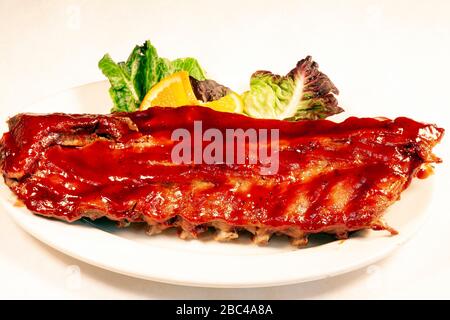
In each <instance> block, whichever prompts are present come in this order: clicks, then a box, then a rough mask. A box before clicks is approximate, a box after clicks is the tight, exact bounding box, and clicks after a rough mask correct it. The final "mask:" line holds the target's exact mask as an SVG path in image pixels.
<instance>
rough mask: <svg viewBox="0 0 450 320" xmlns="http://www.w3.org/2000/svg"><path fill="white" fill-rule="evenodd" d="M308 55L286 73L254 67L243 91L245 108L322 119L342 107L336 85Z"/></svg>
mask: <svg viewBox="0 0 450 320" xmlns="http://www.w3.org/2000/svg"><path fill="white" fill-rule="evenodd" d="M318 68H319V66H318V64H317V63H316V62H314V61H312V58H311V57H310V56H308V57H306V58H305V59H303V60H300V61H299V62H298V63H297V66H296V67H295V68H294V69H293V70H291V71H290V72H289V73H288V74H287V75H286V76H280V75H276V74H273V73H271V72H269V71H257V72H255V73H254V74H253V75H252V76H251V79H250V90H249V91H246V92H244V93H243V94H242V98H243V101H244V112H245V113H247V114H248V115H250V116H252V117H255V118H272V119H287V120H293V121H297V120H302V119H311V120H313V119H322V118H326V117H328V116H331V115H333V114H336V113H340V112H342V111H343V109H342V108H340V107H339V106H338V102H337V100H336V98H335V96H334V95H337V94H339V91H338V89H337V88H336V87H335V86H334V84H333V83H332V82H331V81H330V79H329V78H328V77H327V76H326V75H325V74H323V73H322V72H320V71H319V69H318Z"/></svg>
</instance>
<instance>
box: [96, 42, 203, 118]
mask: <svg viewBox="0 0 450 320" xmlns="http://www.w3.org/2000/svg"><path fill="white" fill-rule="evenodd" d="M98 66H99V68H100V69H101V70H102V72H103V74H104V75H105V76H106V77H107V78H108V79H109V82H110V84H111V88H110V89H109V94H110V95H111V98H112V100H113V103H114V107H113V108H112V112H117V111H125V112H132V111H136V110H137V109H138V108H139V105H140V103H141V101H142V99H143V98H144V96H145V95H146V94H147V92H148V91H149V90H150V89H151V88H152V87H153V86H154V85H155V84H157V83H158V82H159V81H161V80H162V79H163V78H165V77H167V76H169V75H171V74H173V73H175V72H178V71H182V70H184V71H187V72H188V73H189V75H190V76H191V77H193V78H195V79H197V80H205V79H206V76H205V72H204V70H203V69H202V68H201V67H200V64H199V63H198V61H197V60H196V59H194V58H179V59H175V60H173V61H170V60H169V59H166V58H161V57H159V56H158V53H157V51H156V49H155V47H154V46H152V44H151V43H150V41H146V42H145V43H144V44H143V45H142V46H136V47H135V48H134V49H133V51H132V52H131V54H130V56H129V57H128V59H127V61H126V62H119V63H116V62H114V61H113V60H112V59H111V57H110V56H109V54H106V55H105V56H104V57H103V58H102V59H101V60H100V61H99V63H98Z"/></svg>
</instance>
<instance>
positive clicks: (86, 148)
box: [0, 106, 444, 245]
mask: <svg viewBox="0 0 450 320" xmlns="http://www.w3.org/2000/svg"><path fill="white" fill-rule="evenodd" d="M194 121H201V122H202V123H201V124H202V129H203V132H205V131H206V130H207V129H211V128H216V129H218V130H219V131H220V132H222V133H223V134H224V135H225V134H226V129H237V128H241V129H243V130H247V129H255V130H259V129H268V130H272V129H274V130H279V139H278V140H277V142H278V144H279V151H278V152H277V157H278V167H277V169H278V170H277V171H276V172H273V173H274V174H262V171H261V169H262V167H264V164H262V163H260V162H257V163H251V161H250V160H249V157H247V158H246V161H247V162H246V163H244V164H233V163H215V164H205V163H200V164H179V163H174V161H172V158H171V152H172V151H173V147H174V146H175V145H176V143H178V142H177V141H173V140H172V139H171V137H172V133H173V132H174V130H176V129H179V128H184V129H186V130H187V132H189V133H191V134H192V136H193V135H194V133H193V128H194V124H193V123H194ZM8 123H9V132H7V133H5V134H4V135H3V138H2V140H1V144H0V159H1V160H0V162H1V170H2V173H3V176H4V178H5V181H6V183H7V184H8V186H9V187H10V188H11V190H12V191H13V192H14V193H15V194H16V195H17V197H18V198H19V199H20V200H21V201H22V202H23V203H24V204H25V205H26V206H27V208H28V209H30V210H31V211H33V212H34V213H37V214H40V215H44V216H48V217H55V218H58V219H63V220H66V221H69V222H70V221H75V220H78V219H80V218H82V217H88V218H91V219H97V218H100V217H104V216H106V217H107V218H109V219H112V220H116V221H119V222H121V224H122V225H126V224H127V223H129V222H146V223H147V224H148V225H149V233H150V234H155V233H159V232H162V231H163V230H165V229H167V228H171V227H176V228H178V229H179V234H180V237H181V238H192V237H194V238H195V237H197V236H198V235H199V234H201V233H203V232H205V231H206V230H207V229H208V228H210V227H213V228H216V229H218V230H219V231H218V233H217V235H216V239H217V240H221V241H226V240H231V239H235V238H237V237H238V231H239V230H242V229H245V230H248V231H249V232H251V233H252V234H253V235H254V240H255V242H256V243H259V244H264V243H267V242H268V241H269V239H270V237H271V236H272V235H273V234H285V235H288V236H289V237H291V239H292V242H293V243H294V244H295V245H304V244H306V243H307V236H308V235H309V234H312V233H319V232H327V233H332V234H335V235H336V236H337V237H338V238H345V237H347V235H348V232H350V231H355V230H360V229H367V228H372V229H374V230H380V229H381V230H388V231H391V232H392V233H395V231H394V230H393V229H392V228H390V227H388V226H387V225H386V224H384V223H383V222H382V221H381V220H380V219H381V216H382V214H383V212H384V211H385V209H386V208H387V207H388V206H389V205H391V204H392V203H393V202H395V201H396V200H398V199H399V197H400V193H401V192H402V191H403V190H404V189H405V188H406V187H407V186H408V185H409V183H410V181H411V179H412V178H413V177H415V176H423V173H424V172H426V171H427V170H429V168H430V165H431V164H432V163H435V162H440V159H439V158H437V157H436V156H434V155H433V153H432V148H433V147H434V146H435V145H436V144H437V143H438V142H439V141H440V139H441V138H442V135H443V132H444V130H443V129H440V128H438V127H436V126H435V125H430V124H422V123H419V122H416V121H414V120H411V119H408V118H397V119H395V120H389V119H372V118H354V117H352V118H348V119H347V120H345V121H344V122H342V123H335V122H332V121H328V120H315V121H301V122H288V121H278V120H261V119H253V118H249V117H246V116H242V115H237V114H231V113H219V112H216V111H213V110H210V109H208V108H204V107H196V106H186V107H181V108H158V107H155V108H151V109H149V110H146V111H141V112H134V113H116V114H111V115H68V114H48V115H34V114H18V115H16V116H15V117H13V118H11V119H10V120H9V122H8ZM269 142H270V140H269ZM208 143H209V142H205V141H200V142H199V141H198V140H195V139H194V144H193V146H192V153H194V152H195V150H196V149H195V147H199V144H200V147H201V148H204V147H205V146H206V145H208ZM236 143H238V144H239V143H241V144H242V143H244V144H245V146H246V148H250V146H249V143H248V141H247V140H245V141H240V142H236ZM272 143H273V141H272ZM258 144H259V145H258V147H261V144H263V142H261V141H258ZM227 147H229V146H227V145H225V146H224V152H226V150H227ZM237 147H239V146H237ZM246 150H247V151H249V150H250V149H246ZM236 156H237V155H236ZM233 159H234V158H233ZM420 173H422V174H420Z"/></svg>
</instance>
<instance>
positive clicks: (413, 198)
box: [0, 82, 433, 287]
mask: <svg viewBox="0 0 450 320" xmlns="http://www.w3.org/2000/svg"><path fill="white" fill-rule="evenodd" d="M107 92H108V84H107V83H106V82H97V83H92V84H88V85H85V86H82V87H78V88H74V89H71V90H69V91H66V92H62V93H60V94H57V95H55V96H53V97H51V98H48V99H45V100H44V101H41V102H39V103H37V104H35V105H33V106H32V107H30V108H27V109H26V110H24V111H27V112H38V113H46V112H57V111H58V112H74V113H106V112H107V111H108V110H109V107H110V105H111V102H110V100H109V97H108V93H107ZM16 112H17V111H11V113H12V114H14V113H16ZM2 131H6V127H5V126H3V127H2ZM432 185H433V183H432V179H427V180H424V181H414V182H413V183H412V185H411V186H410V188H409V189H408V190H406V191H405V192H404V194H403V195H402V201H400V202H397V203H396V204H394V205H393V206H392V207H391V208H390V209H389V210H388V212H387V214H386V219H387V221H388V222H389V224H390V225H391V226H393V227H395V228H396V229H398V230H399V231H400V234H399V235H397V236H389V235H388V234H387V232H374V231H363V232H359V233H357V234H355V235H354V236H353V237H351V238H350V239H348V240H345V241H336V240H332V239H331V238H329V237H326V236H319V237H316V238H313V239H312V240H311V244H310V245H309V246H308V247H306V248H303V249H297V248H294V247H292V246H290V245H289V243H288V241H287V239H286V238H275V239H273V240H271V242H270V244H269V246H267V247H258V246H255V245H253V244H252V243H251V242H250V239H249V238H247V237H245V236H244V237H242V238H241V239H240V240H239V241H238V242H235V243H218V242H214V241H212V240H191V241H183V240H180V239H178V238H177V236H176V235H175V234H174V233H173V232H172V233H171V232H169V233H165V234H162V235H157V236H152V237H149V236H147V235H146V234H145V232H144V230H142V228H139V227H135V228H127V229H118V228H115V227H114V225H113V224H112V223H108V222H106V221H101V222H96V223H90V222H87V221H80V222H76V223H73V224H68V223H65V222H61V221H56V220H51V219H47V218H42V217H39V216H35V215H33V214H31V213H30V212H29V211H28V210H27V209H26V208H24V207H17V206H15V205H14V203H15V201H16V200H15V197H14V195H13V194H12V193H11V192H10V190H9V189H8V188H7V187H6V185H5V184H3V183H2V184H1V187H0V194H1V195H0V199H1V201H0V202H1V204H2V205H3V207H4V209H5V211H6V212H7V213H8V214H9V215H10V216H11V217H12V218H13V219H14V220H15V221H16V222H17V223H18V224H19V225H20V226H22V227H23V228H24V229H25V230H26V231H28V232H29V233H30V234H32V235H33V236H34V237H36V238H38V239H39V240H41V241H43V242H45V243H46V244H48V245H49V246H51V247H53V248H55V249H57V250H59V251H61V252H64V253H66V254H68V255H70V256H73V257H75V258H77V259H80V260H82V261H85V262H87V263H90V264H93V265H96V266H98V267H101V268H105V269H108V270H111V271H115V272H119V273H122V274H126V275H129V276H133V277H139V278H143V279H149V280H154V281H161V282H167V283H173V284H180V285H192V286H205V287H263V286H273V285H282V284H291V283H297V282H303V281H311V280H316V279H320V278H325V277H331V276H334V275H337V274H341V273H344V272H348V271H352V270H355V269H357V268H361V267H363V266H366V265H369V264H371V263H373V262H375V261H376V260H379V259H381V258H383V257H385V256H386V255H388V254H389V253H391V252H392V251H393V250H394V249H396V248H397V247H399V245H401V244H402V243H404V242H405V241H406V240H407V239H408V238H409V237H410V236H411V235H412V234H413V233H414V232H415V231H416V230H417V229H418V227H419V226H420V225H421V224H422V222H423V219H424V218H425V215H426V212H427V210H426V205H427V203H428V202H429V200H430V198H431V194H432Z"/></svg>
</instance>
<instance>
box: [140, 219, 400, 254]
mask: <svg viewBox="0 0 450 320" xmlns="http://www.w3.org/2000/svg"><path fill="white" fill-rule="evenodd" d="M145 220H146V223H147V224H148V228H147V234H148V235H155V234H160V233H162V232H163V231H165V230H167V229H170V228H176V229H177V233H178V236H179V237H180V238H181V239H183V240H189V239H198V238H199V237H200V236H201V235H204V234H205V233H206V231H208V230H213V231H214V235H213V238H214V240H216V241H220V242H229V241H232V240H235V239H238V238H239V236H240V234H241V233H242V232H249V233H250V234H252V241H253V243H255V244H257V245H260V246H264V245H267V244H268V243H269V241H270V239H271V238H272V236H273V235H278V236H287V237H289V238H290V240H291V244H292V245H294V246H297V247H304V246H306V245H307V244H308V237H309V235H310V234H309V233H305V232H302V231H300V230H298V229H297V228H295V227H279V228H269V227H258V226H233V225H229V224H227V223H226V222H223V221H212V222H208V223H200V224H196V223H192V222H189V221H187V220H185V219H183V218H182V217H180V216H175V217H172V218H170V219H168V220H166V221H164V222H157V221H153V220H151V219H145ZM368 228H371V229H373V230H385V231H388V232H390V234H391V235H395V234H397V233H398V232H397V231H396V230H395V229H394V228H392V227H390V226H388V225H387V224H386V223H385V222H382V221H381V220H378V221H376V222H374V223H373V224H371V225H370V226H369V227H368ZM324 232H325V231H324ZM326 233H328V234H331V235H334V236H335V238H336V239H338V240H344V239H348V237H349V234H350V233H351V232H350V233H349V232H348V231H343V230H327V231H326Z"/></svg>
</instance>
